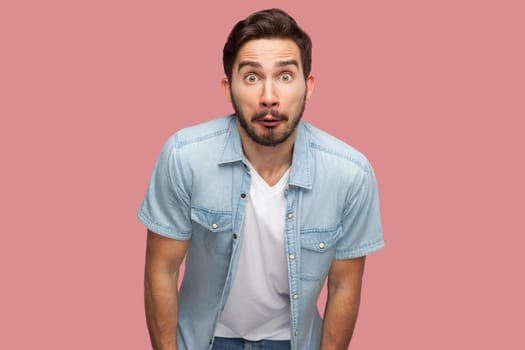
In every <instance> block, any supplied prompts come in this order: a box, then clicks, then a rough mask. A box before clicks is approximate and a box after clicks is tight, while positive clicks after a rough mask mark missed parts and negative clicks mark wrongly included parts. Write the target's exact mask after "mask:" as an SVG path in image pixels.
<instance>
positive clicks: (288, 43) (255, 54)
mask: <svg viewBox="0 0 525 350" xmlns="http://www.w3.org/2000/svg"><path fill="white" fill-rule="evenodd" d="M291 59H293V60H297V62H299V63H301V52H300V50H299V47H298V46H297V44H296V43H295V42H293V41H292V40H289V39H256V40H250V41H248V42H246V43H245V44H244V45H243V46H241V48H240V49H239V52H238V53H237V57H236V59H235V62H234V66H237V65H238V64H239V63H240V62H242V61H255V62H259V63H261V64H263V65H264V63H268V64H273V62H276V61H281V60H291Z"/></svg>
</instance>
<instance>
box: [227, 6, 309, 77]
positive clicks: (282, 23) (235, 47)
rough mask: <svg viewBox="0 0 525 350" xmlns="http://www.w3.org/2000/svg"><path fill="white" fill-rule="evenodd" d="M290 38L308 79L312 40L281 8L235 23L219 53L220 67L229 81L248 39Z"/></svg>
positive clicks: (259, 13)
mask: <svg viewBox="0 0 525 350" xmlns="http://www.w3.org/2000/svg"><path fill="white" fill-rule="evenodd" d="M256 39H289V40H292V41H293V42H295V44H296V45H297V47H298V48H299V51H300V52H301V67H302V70H303V73H304V78H305V79H307V78H308V76H309V75H310V70H311V68H312V41H311V40H310V37H309V36H308V34H306V33H305V32H304V31H303V30H302V29H301V28H300V27H299V26H298V25H297V23H296V22H295V20H294V19H293V18H292V17H291V16H290V15H288V14H287V13H286V12H284V11H283V10H280V9H269V10H262V11H258V12H255V13H253V14H251V15H250V16H248V17H246V19H244V20H242V21H239V22H237V24H236V25H235V26H234V27H233V29H232V31H231V32H230V35H229V36H228V40H226V43H225V44H224V49H223V51H222V64H223V67H224V73H225V74H226V77H227V78H228V80H231V78H232V69H233V63H234V61H235V58H236V57H237V53H238V52H239V50H240V48H241V47H242V46H243V45H244V44H246V43H247V42H248V41H250V40H256Z"/></svg>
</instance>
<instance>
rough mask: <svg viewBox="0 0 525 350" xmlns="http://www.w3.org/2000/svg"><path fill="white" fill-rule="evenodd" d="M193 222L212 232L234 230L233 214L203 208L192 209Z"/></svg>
mask: <svg viewBox="0 0 525 350" xmlns="http://www.w3.org/2000/svg"><path fill="white" fill-rule="evenodd" d="M191 220H192V221H195V222H196V223H198V224H199V225H201V226H203V227H204V228H206V229H207V230H209V231H212V232H225V231H231V230H232V214H231V213H230V212H224V211H214V210H209V209H203V208H194V207H192V208H191Z"/></svg>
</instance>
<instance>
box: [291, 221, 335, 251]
mask: <svg viewBox="0 0 525 350" xmlns="http://www.w3.org/2000/svg"><path fill="white" fill-rule="evenodd" d="M341 232H342V230H341V228H340V227H338V228H336V229H335V230H324V231H321V230H319V231H313V230H312V231H307V232H301V247H302V248H304V249H308V250H313V251H316V252H320V253H322V252H324V251H327V250H329V249H331V248H333V247H334V246H335V244H336V243H337V240H338V239H339V237H340V236H341Z"/></svg>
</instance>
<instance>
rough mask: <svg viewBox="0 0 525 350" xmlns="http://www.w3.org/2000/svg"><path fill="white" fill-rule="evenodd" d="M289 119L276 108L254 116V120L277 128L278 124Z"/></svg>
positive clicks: (268, 126)
mask: <svg viewBox="0 0 525 350" xmlns="http://www.w3.org/2000/svg"><path fill="white" fill-rule="evenodd" d="M287 120H288V118H287V117H286V116H285V115H282V114H279V112H277V111H275V110H271V111H262V112H260V113H258V114H257V115H256V116H254V118H252V121H253V122H256V123H257V124H259V125H261V126H263V127H265V128H270V129H271V128H275V127H276V126H277V125H279V124H281V123H283V122H286V121H287Z"/></svg>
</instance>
